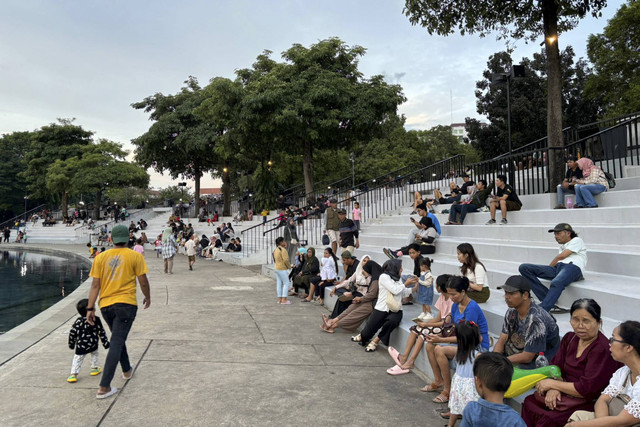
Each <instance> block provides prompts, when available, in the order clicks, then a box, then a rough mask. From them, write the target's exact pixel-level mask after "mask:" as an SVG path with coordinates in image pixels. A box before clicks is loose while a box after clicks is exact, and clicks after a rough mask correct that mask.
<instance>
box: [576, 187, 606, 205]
mask: <svg viewBox="0 0 640 427" xmlns="http://www.w3.org/2000/svg"><path fill="white" fill-rule="evenodd" d="M604 191H607V187H605V186H604V185H602V184H587V185H580V184H576V203H577V204H578V205H579V206H583V207H586V208H595V207H597V206H598V204H597V203H596V199H594V198H593V196H595V195H596V194H600V193H602V192H604Z"/></svg>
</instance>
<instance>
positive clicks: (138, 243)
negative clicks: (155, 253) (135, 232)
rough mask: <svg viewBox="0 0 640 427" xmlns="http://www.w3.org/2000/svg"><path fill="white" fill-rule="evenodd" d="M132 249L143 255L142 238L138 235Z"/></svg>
mask: <svg viewBox="0 0 640 427" xmlns="http://www.w3.org/2000/svg"><path fill="white" fill-rule="evenodd" d="M133 250H134V251H136V252H138V253H139V254H140V255H142V256H144V246H142V239H140V238H139V237H138V238H137V239H136V244H135V245H134V247H133Z"/></svg>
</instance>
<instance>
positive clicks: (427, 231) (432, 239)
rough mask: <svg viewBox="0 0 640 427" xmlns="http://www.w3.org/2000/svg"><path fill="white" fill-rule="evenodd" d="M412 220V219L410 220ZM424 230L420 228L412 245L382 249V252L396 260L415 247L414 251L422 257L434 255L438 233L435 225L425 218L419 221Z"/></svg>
mask: <svg viewBox="0 0 640 427" xmlns="http://www.w3.org/2000/svg"><path fill="white" fill-rule="evenodd" d="M412 219H413V218H412ZM420 221H421V222H422V224H421V225H423V226H424V227H425V228H422V229H420V230H419V231H418V233H416V234H415V240H414V241H413V242H412V243H409V244H408V245H407V246H403V247H401V248H400V249H395V250H394V249H390V248H383V249H382V252H384V254H385V255H386V256H388V257H389V259H396V258H398V257H401V256H403V255H409V252H410V251H411V248H412V247H415V248H416V250H417V251H418V252H419V253H421V254H424V255H429V254H434V253H436V240H437V239H438V237H439V236H438V232H437V231H436V228H435V225H434V224H433V222H432V221H431V218H428V217H425V218H423V220H420ZM414 222H415V220H414Z"/></svg>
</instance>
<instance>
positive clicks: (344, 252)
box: [340, 251, 355, 259]
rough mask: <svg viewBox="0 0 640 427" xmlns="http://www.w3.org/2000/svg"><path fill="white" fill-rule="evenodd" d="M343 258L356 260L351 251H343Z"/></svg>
mask: <svg viewBox="0 0 640 427" xmlns="http://www.w3.org/2000/svg"><path fill="white" fill-rule="evenodd" d="M340 257H341V258H351V259H353V258H355V257H354V256H353V255H351V252H349V251H342V253H341V254H340Z"/></svg>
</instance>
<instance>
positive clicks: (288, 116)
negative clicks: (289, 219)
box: [237, 38, 405, 193]
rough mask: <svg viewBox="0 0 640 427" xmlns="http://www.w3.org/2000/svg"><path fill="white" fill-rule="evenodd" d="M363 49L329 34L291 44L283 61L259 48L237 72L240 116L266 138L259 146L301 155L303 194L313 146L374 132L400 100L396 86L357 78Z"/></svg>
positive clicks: (340, 144)
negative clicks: (240, 86) (252, 60)
mask: <svg viewBox="0 0 640 427" xmlns="http://www.w3.org/2000/svg"><path fill="white" fill-rule="evenodd" d="M364 53H365V49H364V48H363V47H361V46H353V47H350V46H347V45H346V44H345V43H344V42H342V41H341V40H340V39H338V38H331V39H327V40H322V41H320V42H318V43H316V44H314V45H312V46H311V47H309V48H306V47H304V46H302V45H300V44H294V45H293V46H292V47H291V48H290V49H288V50H287V51H285V52H284V53H283V54H282V58H283V59H284V60H285V61H286V62H284V63H276V62H275V61H273V60H271V59H270V52H264V53H263V54H262V55H260V56H259V57H258V60H257V61H256V63H254V65H253V69H245V70H240V71H238V73H237V74H238V77H239V79H240V81H241V82H242V84H243V86H244V87H245V89H246V94H245V97H244V99H243V105H242V116H243V117H246V118H248V124H249V128H250V129H260V130H261V131H262V132H263V134H264V136H265V137H266V138H269V144H268V145H263V146H262V148H263V150H265V151H266V150H274V149H278V150H286V151H289V152H291V153H297V154H301V155H302V165H303V175H304V182H305V190H306V192H307V193H311V192H312V191H313V183H314V172H313V169H314V151H315V150H318V149H332V150H336V149H340V148H344V147H348V146H350V145H351V144H352V142H353V141H357V140H365V139H368V138H370V137H373V136H376V132H377V131H379V129H380V127H381V125H382V124H383V123H384V122H385V121H386V120H388V119H389V118H390V117H393V116H395V115H396V114H397V107H398V105H399V104H401V103H402V102H404V100H405V98H404V96H403V95H402V91H401V88H400V86H398V85H389V84H387V83H386V82H385V81H384V80H383V78H382V76H373V77H371V78H370V79H365V78H364V77H363V76H362V73H360V71H359V70H358V61H359V58H360V57H361V56H363V55H364Z"/></svg>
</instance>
